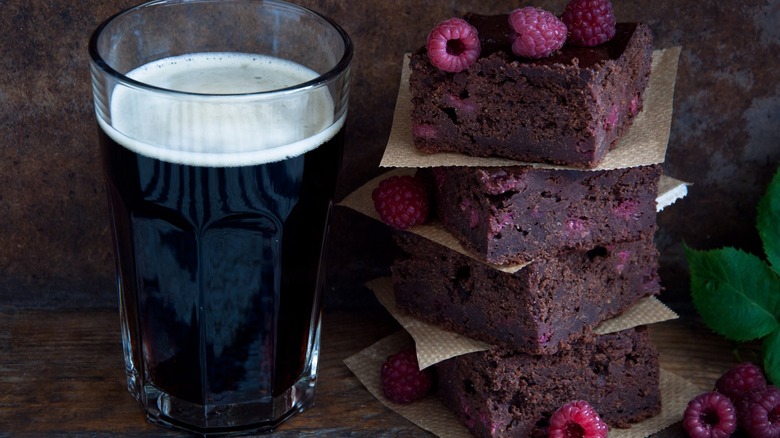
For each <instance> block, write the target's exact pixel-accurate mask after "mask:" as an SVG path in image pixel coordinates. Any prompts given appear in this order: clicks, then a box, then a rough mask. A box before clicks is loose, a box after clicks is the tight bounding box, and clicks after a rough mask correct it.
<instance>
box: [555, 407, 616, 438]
mask: <svg viewBox="0 0 780 438" xmlns="http://www.w3.org/2000/svg"><path fill="white" fill-rule="evenodd" d="M607 432H609V428H608V427H607V424H606V423H604V421H603V420H602V419H601V417H599V414H598V413H597V412H596V410H595V409H593V407H592V406H591V405H589V404H588V402H586V401H585V400H575V401H571V402H569V403H566V404H565V405H563V406H561V407H560V408H558V410H557V411H555V412H554V413H553V414H552V416H551V417H550V428H549V431H548V434H549V437H550V438H606V436H607Z"/></svg>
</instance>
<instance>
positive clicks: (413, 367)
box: [380, 348, 433, 404]
mask: <svg viewBox="0 0 780 438" xmlns="http://www.w3.org/2000/svg"><path fill="white" fill-rule="evenodd" d="M380 379H381V382H382V392H383V393H384V394H385V397H387V398H388V399H389V400H391V401H393V402H395V403H402V404H408V403H412V402H414V401H416V400H419V399H421V398H423V397H424V396H425V395H426V394H428V392H429V391H430V390H431V387H432V386H433V373H432V372H431V369H430V368H426V369H424V370H422V371H420V367H419V365H418V364H417V354H416V353H415V351H414V349H413V348H410V349H407V350H402V351H399V352H398V353H395V354H394V355H392V356H390V357H388V358H387V360H386V361H385V363H383V364H382V371H381V374H380Z"/></svg>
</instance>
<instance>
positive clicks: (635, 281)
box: [392, 232, 661, 354]
mask: <svg viewBox="0 0 780 438" xmlns="http://www.w3.org/2000/svg"><path fill="white" fill-rule="evenodd" d="M396 242H397V243H398V246H399V248H400V249H401V252H402V253H405V254H406V255H405V256H399V257H398V258H397V259H396V260H395V262H394V263H393V265H392V273H393V283H394V292H395V298H396V304H397V305H398V307H399V308H401V309H404V310H406V311H408V312H409V313H410V314H411V315H413V316H415V317H416V318H418V319H420V320H423V321H426V322H429V323H431V324H434V325H436V326H439V327H441V328H444V329H446V330H449V331H453V332H456V333H460V334H462V335H464V336H468V337H471V338H473V339H478V340H481V341H484V342H487V343H489V344H492V345H496V346H499V347H501V348H504V349H507V350H517V351H523V352H526V353H531V354H552V353H555V352H556V351H559V350H562V349H567V348H569V344H570V343H571V342H572V341H575V340H577V339H580V338H583V337H586V336H588V335H589V333H591V330H592V328H593V327H595V326H596V325H598V324H599V323H600V322H602V321H604V320H606V319H609V318H612V317H614V316H617V315H619V314H621V313H622V312H623V311H625V310H627V309H628V308H630V307H631V306H633V305H634V304H636V303H637V301H639V300H640V299H642V298H644V297H646V296H650V295H656V294H658V293H660V291H661V286H660V279H659V276H658V251H657V249H656V248H655V245H654V244H653V241H652V239H648V240H641V241H635V242H627V243H617V244H610V245H606V246H597V247H594V248H591V249H589V250H574V251H565V252H562V253H560V254H557V255H554V256H552V257H549V258H539V259H537V260H534V261H533V262H532V263H531V264H530V265H528V266H526V267H524V268H523V269H521V270H520V271H518V272H515V273H506V272H502V271H499V270H497V269H495V268H494V267H492V266H489V265H487V264H485V263H482V262H479V261H476V260H474V259H472V258H470V257H467V256H464V255H462V254H460V253H458V252H455V251H452V250H450V249H449V248H446V247H444V246H442V245H439V244H437V243H434V242H432V241H430V240H428V239H426V238H423V237H420V236H417V235H414V234H411V233H408V232H399V233H398V234H397V235H396Z"/></svg>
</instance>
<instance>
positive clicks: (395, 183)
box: [371, 175, 429, 230]
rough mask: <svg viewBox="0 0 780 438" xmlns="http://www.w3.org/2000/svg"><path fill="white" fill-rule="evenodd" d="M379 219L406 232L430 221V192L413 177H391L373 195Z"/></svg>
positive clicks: (380, 184) (381, 183)
mask: <svg viewBox="0 0 780 438" xmlns="http://www.w3.org/2000/svg"><path fill="white" fill-rule="evenodd" d="M371 198H372V199H373V201H374V208H376V211H377V213H379V218H380V219H382V221H383V222H384V223H386V224H388V225H390V226H393V227H396V228H398V229H401V230H404V229H406V228H409V227H411V226H412V225H419V224H422V223H424V222H425V221H426V220H427V219H428V208H429V207H428V206H429V201H428V190H427V189H426V187H425V184H423V182H422V181H421V180H420V179H418V178H416V177H414V176H411V175H402V176H391V177H390V178H387V179H385V180H383V181H381V182H380V183H379V185H378V186H377V188H375V189H374V191H373V192H372V193H371Z"/></svg>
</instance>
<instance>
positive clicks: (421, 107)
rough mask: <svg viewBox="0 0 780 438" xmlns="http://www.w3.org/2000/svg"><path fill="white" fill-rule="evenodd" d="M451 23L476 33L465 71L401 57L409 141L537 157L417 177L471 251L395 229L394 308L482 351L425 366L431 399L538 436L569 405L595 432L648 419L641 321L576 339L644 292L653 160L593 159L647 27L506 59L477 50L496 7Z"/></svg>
mask: <svg viewBox="0 0 780 438" xmlns="http://www.w3.org/2000/svg"><path fill="white" fill-rule="evenodd" d="M467 19H468V20H469V21H470V22H471V23H472V24H473V25H474V26H475V27H477V28H478V29H479V31H480V39H484V41H485V42H484V43H483V45H482V53H481V55H480V57H479V59H477V60H476V61H475V62H474V64H473V65H472V66H471V67H469V68H468V69H467V70H464V71H462V72H459V73H449V72H444V71H441V70H439V69H437V68H436V67H434V66H433V65H432V64H431V63H430V60H429V58H428V54H427V51H426V49H425V48H421V49H420V50H418V51H416V52H415V53H413V54H412V55H411V60H410V68H411V76H410V80H409V85H410V91H411V95H412V106H413V110H412V125H413V126H412V131H413V134H414V142H415V146H416V147H417V148H418V149H420V150H422V151H425V152H429V153H438V152H445V151H449V152H459V153H463V154H466V155H470V156H501V157H505V158H509V159H513V160H519V161H522V162H527V163H540V164H543V165H538V164H528V165H518V166H502V167H479V166H467V167H461V166H453V167H434V168H428V169H424V170H422V171H421V172H420V175H422V176H423V177H424V178H425V179H426V180H427V181H428V182H429V186H430V187H431V189H432V192H433V204H434V208H433V209H434V210H435V212H436V216H437V218H438V221H439V222H440V223H441V225H442V226H443V227H444V228H445V229H446V230H447V231H449V232H450V233H451V234H452V235H453V236H455V237H456V238H457V240H458V241H459V242H460V243H461V244H462V245H463V246H464V247H465V248H467V249H468V250H469V251H470V252H471V253H472V256H471V257H469V256H466V255H463V254H462V253H460V252H456V251H453V250H452V249H449V248H448V247H445V246H442V245H440V244H438V243H434V242H432V241H430V240H428V239H426V238H423V237H420V236H419V235H417V234H415V233H411V232H399V233H398V234H397V243H398V245H399V247H400V248H401V249H402V253H403V256H401V257H399V258H398V259H397V260H396V261H395V262H394V264H393V266H392V273H393V287H394V292H395V298H396V304H397V305H398V307H399V308H401V309H404V310H406V311H408V312H409V313H410V314H412V315H413V316H415V317H417V318H419V319H421V320H424V321H426V322H429V323H431V324H433V325H436V326H438V327H441V328H444V329H447V330H450V331H454V332H457V333H460V334H462V335H465V336H468V337H470V338H473V339H477V340H480V341H484V342H487V343H489V344H491V345H493V346H494V348H492V349H490V350H487V351H483V352H478V353H472V354H467V355H462V356H458V357H455V358H452V359H449V360H446V361H444V362H441V363H439V364H437V365H436V367H437V374H438V376H439V384H438V392H439V394H440V395H441V397H442V398H443V400H444V401H445V403H446V404H447V406H448V407H449V408H451V409H452V410H453V411H454V412H455V413H456V414H457V415H458V417H459V418H460V420H461V421H462V422H463V424H465V425H466V426H467V427H468V428H469V429H470V430H471V431H472V432H473V433H474V434H476V435H479V436H534V435H539V434H542V433H544V431H545V429H546V426H547V424H546V421H547V420H548V419H549V417H550V415H551V414H552V413H553V412H554V411H555V410H556V409H557V408H559V407H560V406H562V405H563V404H565V403H567V402H569V401H572V400H580V399H582V400H586V401H588V402H589V403H590V404H591V405H592V406H593V407H594V408H595V409H596V411H598V413H599V414H600V416H601V418H602V419H603V420H604V421H605V422H607V424H609V425H610V426H611V427H627V426H629V425H630V424H631V423H635V422H638V421H641V420H643V419H645V418H648V417H650V416H653V415H656V414H657V413H659V412H660V406H661V400H660V391H659V374H660V369H659V361H658V354H657V352H656V351H655V349H654V347H653V346H652V344H651V343H650V341H649V339H648V332H647V329H646V327H643V326H640V327H636V328H633V329H629V330H624V331H620V332H616V333H612V334H607V335H596V334H594V332H593V329H594V328H595V327H596V326H597V325H598V324H599V323H601V322H603V321H604V320H607V319H609V318H612V317H615V316H617V315H620V314H621V313H623V312H625V311H626V310H628V309H629V308H631V307H632V306H634V305H635V304H636V303H637V302H639V301H640V300H642V299H643V298H645V297H648V296H652V295H657V294H659V293H660V291H661V286H660V282H659V276H658V251H657V250H656V248H655V245H654V241H653V238H654V233H655V230H656V197H657V195H658V183H659V179H660V178H661V173H662V170H661V166H660V164H652V165H642V166H635V167H627V168H613V169H599V168H598V166H599V165H600V164H601V162H602V160H603V158H604V157H605V155H606V154H607V152H608V151H609V149H610V148H612V147H613V146H614V145H615V144H616V143H617V142H618V141H619V140H620V139H621V138H622V137H623V136H624V134H625V132H626V131H627V130H628V129H629V127H630V126H631V124H632V122H633V119H634V118H635V116H637V115H638V114H639V113H640V112H641V110H642V106H643V94H644V90H645V88H646V86H647V83H648V80H649V77H650V74H651V72H650V70H651V55H652V36H651V32H650V30H649V28H648V27H647V26H646V25H644V24H638V23H630V24H629V23H626V24H620V23H619V24H618V25H617V32H616V35H615V37H614V38H612V39H611V40H610V41H609V42H607V43H604V44H602V45H599V46H597V47H590V48H587V47H573V46H569V45H565V46H564V47H563V48H562V49H561V50H559V51H557V52H556V53H555V54H554V55H553V56H551V57H549V58H544V59H541V60H536V61H528V60H525V61H522V62H519V61H518V60H517V57H516V56H513V55H512V53H511V51H508V50H507V48H506V47H502V46H501V45H500V44H499V45H495V44H494V45H491V41H500V40H502V38H504V37H503V36H500V35H498V36H495V37H491V32H493V31H492V30H491V29H498V28H500V26H498V25H497V24H495V23H499V22H501V20H503V22H504V23H506V19H507V18H506V16H498V17H485V16H477V15H470V16H468V17H467ZM491 38H492V39H491Z"/></svg>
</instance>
